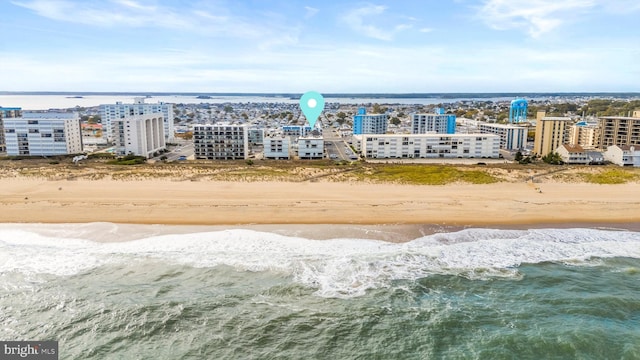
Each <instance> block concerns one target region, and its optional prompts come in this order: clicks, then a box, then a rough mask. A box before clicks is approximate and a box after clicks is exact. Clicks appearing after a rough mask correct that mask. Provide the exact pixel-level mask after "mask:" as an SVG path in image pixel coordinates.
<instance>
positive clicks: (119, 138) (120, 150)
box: [112, 112, 166, 159]
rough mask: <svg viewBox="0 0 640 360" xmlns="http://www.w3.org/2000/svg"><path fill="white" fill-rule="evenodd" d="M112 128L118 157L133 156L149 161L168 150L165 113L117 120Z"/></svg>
mask: <svg viewBox="0 0 640 360" xmlns="http://www.w3.org/2000/svg"><path fill="white" fill-rule="evenodd" d="M112 128H113V132H114V139H113V140H114V147H115V152H116V153H117V154H118V155H129V154H133V155H137V156H144V157H146V158H147V159H149V158H151V157H153V156H154V154H155V153H157V152H159V151H161V150H164V149H165V148H166V143H165V135H164V114H163V113H159V112H158V113H148V114H143V115H134V116H127V117H125V118H123V119H115V120H113V122H112Z"/></svg>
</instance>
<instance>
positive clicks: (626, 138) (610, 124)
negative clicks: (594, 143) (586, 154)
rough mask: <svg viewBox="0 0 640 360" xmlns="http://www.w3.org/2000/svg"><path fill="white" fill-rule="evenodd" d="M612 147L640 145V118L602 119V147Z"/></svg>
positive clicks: (609, 117)
mask: <svg viewBox="0 0 640 360" xmlns="http://www.w3.org/2000/svg"><path fill="white" fill-rule="evenodd" d="M634 113H635V112H634ZM612 145H619V146H623V145H640V117H621V116H604V117H601V118H600V147H602V148H603V149H606V148H608V147H609V146H612Z"/></svg>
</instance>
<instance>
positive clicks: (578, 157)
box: [556, 144, 591, 165]
mask: <svg viewBox="0 0 640 360" xmlns="http://www.w3.org/2000/svg"><path fill="white" fill-rule="evenodd" d="M556 152H557V153H558V155H560V157H561V158H562V161H564V163H565V164H582V165H586V164H589V163H591V157H590V156H589V154H588V153H587V151H586V150H585V149H583V148H582V146H580V145H570V144H562V145H560V146H559V147H558V148H557V149H556Z"/></svg>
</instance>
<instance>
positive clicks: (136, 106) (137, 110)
mask: <svg viewBox="0 0 640 360" xmlns="http://www.w3.org/2000/svg"><path fill="white" fill-rule="evenodd" d="M155 113H162V119H163V125H164V136H165V140H166V141H168V142H171V141H173V138H174V135H173V116H174V115H173V104H166V103H163V102H159V103H156V104H147V103H145V102H144V98H142V97H137V98H135V99H134V102H133V104H123V103H122V102H120V101H118V102H116V103H115V104H102V105H100V117H101V118H102V126H103V137H105V138H106V139H107V140H108V141H113V138H114V133H113V122H114V121H115V120H119V119H124V118H126V117H130V116H137V115H147V114H155Z"/></svg>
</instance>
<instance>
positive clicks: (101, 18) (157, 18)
mask: <svg viewBox="0 0 640 360" xmlns="http://www.w3.org/2000/svg"><path fill="white" fill-rule="evenodd" d="M13 4H14V5H17V6H21V7H24V8H27V9H29V10H32V11H33V12H35V13H36V14H38V15H40V16H42V17H46V18H49V19H53V20H58V21H65V22H73V23H79V24H86V25H97V26H105V27H117V26H123V25H124V26H132V27H142V26H158V27H166V28H173V29H182V28H190V27H191V25H190V23H189V22H188V21H187V20H186V19H184V17H183V16H180V14H178V13H176V12H174V11H172V10H171V9H169V8H161V7H156V6H144V5H142V4H140V3H139V2H136V1H131V0H118V1H113V2H109V3H106V2H105V3H96V2H81V3H78V2H73V1H66V0H30V1H15V2H13Z"/></svg>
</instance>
